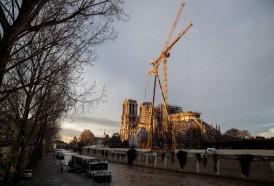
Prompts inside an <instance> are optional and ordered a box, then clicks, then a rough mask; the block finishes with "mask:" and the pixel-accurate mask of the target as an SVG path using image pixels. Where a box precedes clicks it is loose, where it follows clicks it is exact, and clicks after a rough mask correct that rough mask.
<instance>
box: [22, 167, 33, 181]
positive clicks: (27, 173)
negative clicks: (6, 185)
mask: <svg viewBox="0 0 274 186" xmlns="http://www.w3.org/2000/svg"><path fill="white" fill-rule="evenodd" d="M31 177H32V169H24V170H23V173H22V178H28V179H29V178H31Z"/></svg>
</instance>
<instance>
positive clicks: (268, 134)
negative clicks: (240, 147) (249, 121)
mask: <svg viewBox="0 0 274 186" xmlns="http://www.w3.org/2000/svg"><path fill="white" fill-rule="evenodd" d="M258 135H259V136H264V137H266V138H271V137H274V128H270V129H268V130H266V131H265V132H261V133H259V134H258Z"/></svg>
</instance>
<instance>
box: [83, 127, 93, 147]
mask: <svg viewBox="0 0 274 186" xmlns="http://www.w3.org/2000/svg"><path fill="white" fill-rule="evenodd" d="M80 142H81V143H83V144H84V145H92V144H93V142H94V134H93V133H92V132H91V131H90V130H89V129H85V130H84V131H83V132H82V133H81V134H80Z"/></svg>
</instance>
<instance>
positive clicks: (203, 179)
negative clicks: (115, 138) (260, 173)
mask: <svg viewBox="0 0 274 186" xmlns="http://www.w3.org/2000/svg"><path fill="white" fill-rule="evenodd" d="M65 154H66V156H65V161H67V160H68V159H70V158H71V155H72V154H70V153H65ZM109 170H110V171H111V172H112V181H111V182H110V183H100V184H97V183H95V185H99V186H100V185H104V186H139V185H140V186H174V185H182V186H214V185H219V186H263V185H266V184H261V183H254V182H247V181H243V180H237V179H227V178H220V177H215V176H206V175H198V174H188V173H183V172H176V171H169V170H160V169H153V168H148V167H140V166H129V165H127V164H120V163H114V162H109Z"/></svg>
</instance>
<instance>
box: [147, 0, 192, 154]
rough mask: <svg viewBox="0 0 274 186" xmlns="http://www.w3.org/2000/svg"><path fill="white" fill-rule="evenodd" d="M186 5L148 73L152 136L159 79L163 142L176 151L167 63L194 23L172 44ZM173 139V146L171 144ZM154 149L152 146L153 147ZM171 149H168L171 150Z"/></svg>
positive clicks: (150, 142)
mask: <svg viewBox="0 0 274 186" xmlns="http://www.w3.org/2000/svg"><path fill="white" fill-rule="evenodd" d="M184 5H185V3H182V4H181V6H180V8H179V11H178V13H177V15H176V18H175V20H174V22H173V25H172V28H171V31H170V34H169V36H168V38H167V39H166V42H165V46H164V48H163V50H162V51H161V52H160V55H159V56H158V57H157V58H156V59H155V60H154V61H153V62H152V63H151V64H152V68H151V69H150V70H149V71H148V73H147V74H146V76H147V75H153V76H154V89H153V101H152V105H153V107H152V112H151V127H150V133H151V134H152V126H153V115H154V114H153V110H154V101H155V87H156V79H158V83H159V86H160V90H161V93H162V98H163V104H162V105H163V112H162V127H161V128H162V129H161V130H162V134H163V139H164V140H163V142H164V143H165V144H166V145H171V149H172V150H175V149H176V138H175V131H174V126H173V124H172V123H171V121H170V117H169V113H168V102H167V99H168V96H167V61H166V58H167V57H169V52H170V50H171V48H172V47H173V46H174V45H175V43H177V41H179V39H180V38H181V37H182V36H183V35H184V34H185V33H186V32H187V31H188V29H189V28H190V27H191V26H192V22H190V23H189V24H188V25H187V26H186V27H185V28H184V29H183V30H182V31H181V32H180V33H179V34H178V35H177V36H176V38H175V39H173V40H172V42H171V43H169V42H170V39H171V37H172V35H173V33H174V30H175V27H176V25H177V22H178V20H179V17H180V15H181V12H182V9H183V8H184ZM161 61H162V75H163V76H162V78H163V86H162V85H161V82H160V79H159V76H158V67H159V65H160V62H161ZM170 137H171V144H170V143H169V141H170ZM149 144H150V145H152V139H150V138H149ZM151 147H152V146H151ZM169 148H170V147H168V149H169Z"/></svg>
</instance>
